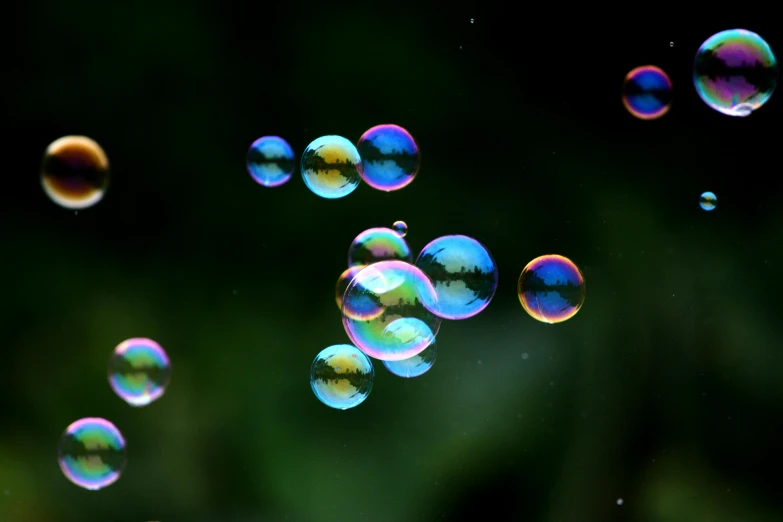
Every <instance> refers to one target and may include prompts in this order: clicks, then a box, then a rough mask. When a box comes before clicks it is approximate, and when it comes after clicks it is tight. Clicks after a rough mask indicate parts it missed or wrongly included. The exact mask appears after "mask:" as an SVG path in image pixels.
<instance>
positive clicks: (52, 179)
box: [41, 136, 109, 210]
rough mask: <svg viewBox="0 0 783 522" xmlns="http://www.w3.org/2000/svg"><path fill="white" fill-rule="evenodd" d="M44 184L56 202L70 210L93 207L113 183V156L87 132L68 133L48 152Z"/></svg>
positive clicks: (51, 146)
mask: <svg viewBox="0 0 783 522" xmlns="http://www.w3.org/2000/svg"><path fill="white" fill-rule="evenodd" d="M41 185H42V187H43V189H44V192H45V193H46V195H47V196H48V197H49V199H51V200H52V201H53V202H54V203H56V204H58V205H60V206H61V207H63V208H67V209H69V210H81V209H85V208H89V207H92V206H93V205H95V204H96V203H98V202H99V201H101V200H102V199H103V196H104V194H105V193H106V189H107V188H108V186H109V159H108V158H107V156H106V153H105V152H104V151H103V149H102V148H101V146H100V145H98V143H97V142H95V141H94V140H92V139H90V138H88V137H86V136H64V137H62V138H59V139H57V140H55V141H53V142H52V143H51V144H49V146H48V147H47V148H46V151H45V152H44V157H43V162H42V164H41Z"/></svg>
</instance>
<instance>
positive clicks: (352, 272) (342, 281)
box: [334, 265, 375, 310]
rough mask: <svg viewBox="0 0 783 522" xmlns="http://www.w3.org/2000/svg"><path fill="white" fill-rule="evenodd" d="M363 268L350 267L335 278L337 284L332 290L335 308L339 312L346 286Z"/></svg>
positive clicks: (341, 307)
mask: <svg viewBox="0 0 783 522" xmlns="http://www.w3.org/2000/svg"><path fill="white" fill-rule="evenodd" d="M363 268H364V265H357V266H352V267H350V268H348V269H347V270H345V271H344V272H343V273H342V274H340V277H338V278H337V284H336V285H335V288H334V297H335V300H336V301H337V308H339V309H340V310H342V309H343V296H344V295H345V290H346V289H347V288H348V285H349V284H350V283H351V281H353V278H354V277H356V274H358V273H359V272H361V270H362V269H363ZM373 308H375V307H373Z"/></svg>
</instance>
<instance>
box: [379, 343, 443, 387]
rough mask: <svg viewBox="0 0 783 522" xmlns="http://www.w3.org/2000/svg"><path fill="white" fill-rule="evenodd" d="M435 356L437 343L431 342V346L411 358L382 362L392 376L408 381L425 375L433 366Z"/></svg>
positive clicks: (436, 354)
mask: <svg viewBox="0 0 783 522" xmlns="http://www.w3.org/2000/svg"><path fill="white" fill-rule="evenodd" d="M437 356H438V344H437V341H433V342H432V344H431V345H429V346H428V347H426V348H425V349H424V350H422V351H421V352H419V353H418V354H417V355H414V356H413V357H410V358H408V359H403V360H402V361H383V365H384V366H385V367H386V369H387V370H389V371H390V372H392V373H393V374H394V375H397V376H398V377H404V378H406V379H410V378H413V377H419V376H420V375H424V374H425V373H427V371H429V369H430V368H432V366H433V365H434V364H435V359H436V358H437Z"/></svg>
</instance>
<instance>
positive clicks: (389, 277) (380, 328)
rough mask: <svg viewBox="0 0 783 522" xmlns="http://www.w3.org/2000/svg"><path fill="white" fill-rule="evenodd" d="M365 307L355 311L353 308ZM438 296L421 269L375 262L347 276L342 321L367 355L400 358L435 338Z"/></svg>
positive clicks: (408, 356)
mask: <svg viewBox="0 0 783 522" xmlns="http://www.w3.org/2000/svg"><path fill="white" fill-rule="evenodd" d="M368 309H371V313H365V314H364V315H363V314H360V313H357V310H362V311H364V310H368ZM437 310H438V296H437V294H436V293H435V289H434V288H433V286H432V283H431V282H430V280H429V279H428V278H427V276H426V275H424V273H423V272H422V271H421V270H419V269H418V268H416V267H415V266H413V265H411V264H409V263H406V262H404V261H380V262H378V263H374V264H372V265H369V266H367V267H365V268H364V269H363V270H361V271H360V272H359V273H358V274H356V276H355V277H354V278H353V281H351V283H350V284H349V285H348V288H347V289H346V290H345V296H344V297H343V326H344V327H345V332H346V333H347V334H348V337H349V338H350V339H351V341H352V342H353V343H354V344H355V345H356V347H357V348H359V349H360V350H362V351H363V352H364V353H366V354H367V355H369V356H370V357H374V358H376V359H380V360H384V361H401V360H403V359H408V358H410V357H413V356H414V355H417V354H418V353H420V352H421V351H422V350H424V349H425V348H427V346H429V345H430V344H432V342H433V341H434V340H435V336H436V335H437V333H438V329H439V328H440V318H439V317H438V316H437V315H436V313H435V312H437Z"/></svg>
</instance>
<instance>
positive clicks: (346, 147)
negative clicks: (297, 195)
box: [301, 136, 362, 199]
mask: <svg viewBox="0 0 783 522" xmlns="http://www.w3.org/2000/svg"><path fill="white" fill-rule="evenodd" d="M361 162H362V159H361V157H360V156H359V151H358V150H356V147H354V145H353V143H351V142H350V141H348V140H347V139H345V138H343V137H342V136H321V137H320V138H318V139H317V140H315V141H313V142H312V143H310V145H308V146H307V148H306V149H305V151H304V153H303V154H302V166H301V170H302V178H303V179H304V182H305V185H307V188H309V189H310V190H311V191H312V192H313V193H314V194H315V195H317V196H321V197H322V198H326V199H337V198H342V197H345V196H347V195H348V194H350V193H351V192H353V191H354V190H356V187H358V186H359V183H360V182H361V181H362V176H361V174H360V173H359V169H360V167H361Z"/></svg>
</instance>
